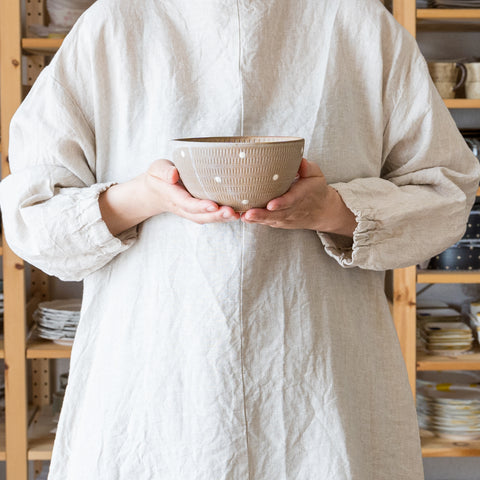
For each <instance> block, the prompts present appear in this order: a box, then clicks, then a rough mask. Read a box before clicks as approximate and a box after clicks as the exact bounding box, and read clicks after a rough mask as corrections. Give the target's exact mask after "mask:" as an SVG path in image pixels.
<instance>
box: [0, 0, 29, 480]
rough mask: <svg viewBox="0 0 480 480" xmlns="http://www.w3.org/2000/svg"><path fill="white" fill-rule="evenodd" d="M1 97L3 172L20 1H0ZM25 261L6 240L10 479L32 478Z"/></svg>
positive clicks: (16, 101)
mask: <svg viewBox="0 0 480 480" xmlns="http://www.w3.org/2000/svg"><path fill="white" fill-rule="evenodd" d="M0 23H1V25H0V88H1V91H0V95H1V99H2V104H1V114H0V119H1V138H2V176H3V177H5V176H6V175H8V174H9V173H10V169H9V166H8V162H7V160H8V157H7V152H8V128H9V124H10V119H11V117H12V115H13V113H14V112H15V110H16V109H17V108H18V106H19V105H20V102H21V101H22V81H21V62H22V56H21V45H20V39H21V17H20V2H18V1H4V0H3V1H1V2H0ZM24 269H25V265H24V263H23V261H22V260H21V259H20V258H18V257H17V256H16V255H15V254H14V253H13V252H12V251H11V250H10V249H9V248H8V245H7V244H6V242H5V239H4V238H3V278H4V284H3V285H4V302H5V318H4V339H5V340H4V344H5V442H6V473H7V480H27V479H28V462H27V450H28V440H27V382H26V358H25V338H26V325H25V323H26V322H25V305H26V299H25V287H24V285H25V272H24Z"/></svg>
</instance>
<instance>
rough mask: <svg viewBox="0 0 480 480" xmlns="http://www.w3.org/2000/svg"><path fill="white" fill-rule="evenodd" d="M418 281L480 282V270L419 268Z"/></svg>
mask: <svg viewBox="0 0 480 480" xmlns="http://www.w3.org/2000/svg"><path fill="white" fill-rule="evenodd" d="M417 283H480V270H472V271H468V272H467V271H461V270H454V271H446V270H417Z"/></svg>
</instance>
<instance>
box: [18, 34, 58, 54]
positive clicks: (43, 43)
mask: <svg viewBox="0 0 480 480" xmlns="http://www.w3.org/2000/svg"><path fill="white" fill-rule="evenodd" d="M62 42H63V39H62V38H23V39H22V48H23V50H25V51H26V52H28V53H31V54H33V55H53V54H55V52H56V51H57V50H58V49H59V48H60V46H61V45H62Z"/></svg>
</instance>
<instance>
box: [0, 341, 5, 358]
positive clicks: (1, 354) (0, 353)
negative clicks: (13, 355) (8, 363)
mask: <svg viewBox="0 0 480 480" xmlns="http://www.w3.org/2000/svg"><path fill="white" fill-rule="evenodd" d="M3 345H4V343H3V337H2V338H0V358H5V349H4V348H3Z"/></svg>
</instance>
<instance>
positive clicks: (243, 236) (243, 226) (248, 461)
mask: <svg viewBox="0 0 480 480" xmlns="http://www.w3.org/2000/svg"><path fill="white" fill-rule="evenodd" d="M244 252H245V223H243V222H242V251H241V257H240V369H241V374H242V393H243V416H244V420H245V444H246V449H247V469H248V480H250V460H249V449H248V421H247V409H246V400H245V376H244V360H243V269H244Z"/></svg>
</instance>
